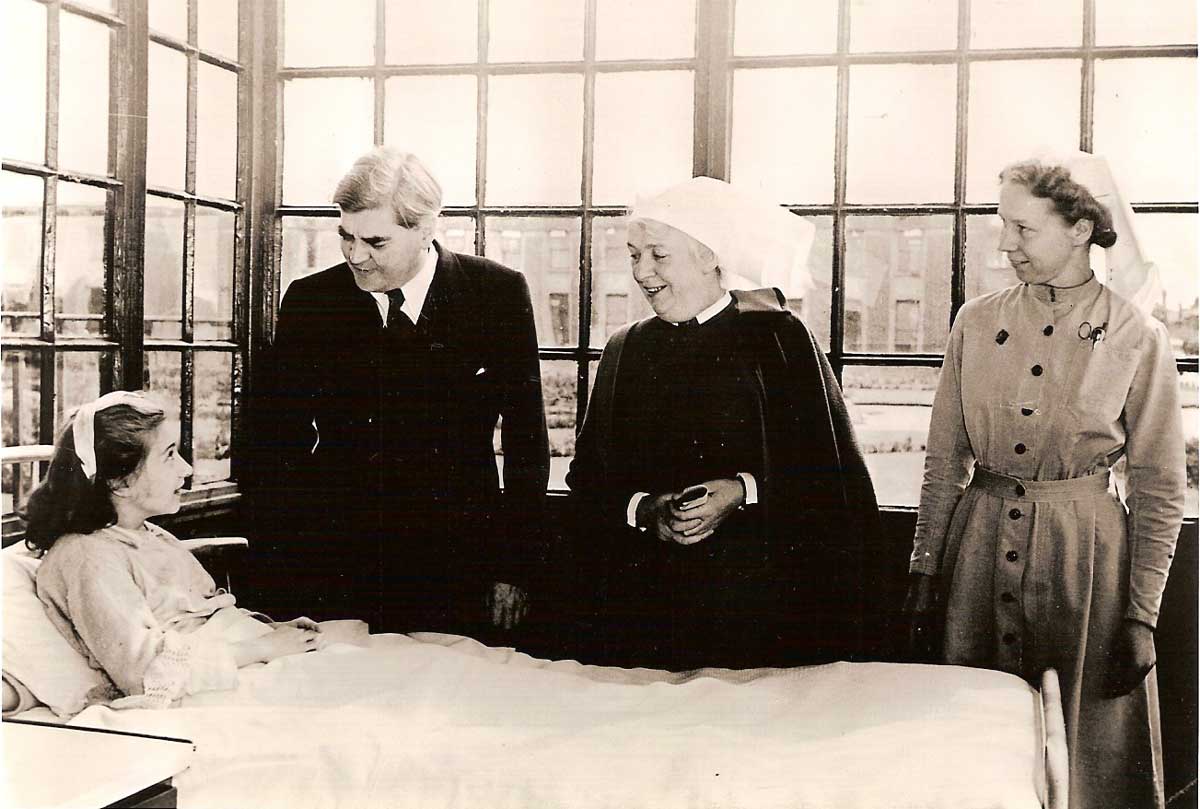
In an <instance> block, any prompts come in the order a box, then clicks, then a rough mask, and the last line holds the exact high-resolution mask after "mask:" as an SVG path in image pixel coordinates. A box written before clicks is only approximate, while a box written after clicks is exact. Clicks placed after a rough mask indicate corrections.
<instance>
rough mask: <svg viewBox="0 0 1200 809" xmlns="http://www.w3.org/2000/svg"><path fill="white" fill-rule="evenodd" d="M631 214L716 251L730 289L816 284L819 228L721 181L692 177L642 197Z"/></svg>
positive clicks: (800, 288)
mask: <svg viewBox="0 0 1200 809" xmlns="http://www.w3.org/2000/svg"><path fill="white" fill-rule="evenodd" d="M630 219H631V220H637V219H650V220H653V221H655V222H661V223H662V224H664V225H668V226H670V227H673V228H675V229H676V230H679V231H682V232H683V233H686V234H687V235H688V236H691V237H692V238H693V239H695V240H696V241H698V242H700V243H701V244H703V245H704V246H705V247H707V248H709V249H710V250H712V251H713V253H715V254H716V256H717V264H718V265H719V266H720V268H721V283H722V286H724V287H725V288H726V289H737V288H738V287H739V286H779V287H783V288H784V289H785V291H787V292H788V294H795V293H793V290H796V292H797V293H802V292H803V291H804V290H806V289H808V288H809V287H811V285H812V278H811V274H810V273H809V270H808V253H809V250H810V249H811V248H812V243H813V235H814V233H815V231H816V228H815V227H813V225H812V224H811V223H809V222H808V221H806V220H804V219H801V218H800V217H799V216H796V215H795V214H792V213H790V212H789V211H787V210H786V209H784V208H781V207H779V206H778V205H775V204H773V203H771V202H769V201H767V200H764V199H762V198H761V197H760V196H758V195H756V194H753V193H750V192H748V191H746V190H744V189H741V188H737V187H735V186H733V185H730V184H729V183H727V182H724V181H722V180H714V179H713V178H712V177H693V178H692V179H690V180H687V181H686V182H682V183H679V184H678V185H674V186H672V187H671V188H668V189H667V190H666V191H663V192H662V193H660V194H658V195H656V196H653V197H639V198H638V200H637V202H636V203H635V204H634V206H633V210H632V211H631V212H630Z"/></svg>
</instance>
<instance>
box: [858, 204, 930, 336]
mask: <svg viewBox="0 0 1200 809" xmlns="http://www.w3.org/2000/svg"><path fill="white" fill-rule="evenodd" d="M953 228H954V220H953V218H951V217H949V216H852V217H849V218H848V219H847V220H846V310H845V320H844V323H845V350H846V351H848V352H851V351H866V352H879V353H893V352H895V353H911V352H918V353H938V352H941V351H944V350H945V348H946V336H947V334H949V330H950V255H951V241H952V232H953Z"/></svg>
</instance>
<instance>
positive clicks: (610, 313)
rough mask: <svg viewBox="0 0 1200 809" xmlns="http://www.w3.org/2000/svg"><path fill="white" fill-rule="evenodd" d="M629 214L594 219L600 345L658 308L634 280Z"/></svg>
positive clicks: (595, 334)
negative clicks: (627, 233)
mask: <svg viewBox="0 0 1200 809" xmlns="http://www.w3.org/2000/svg"><path fill="white" fill-rule="evenodd" d="M626 222H627V218H626V217H624V216H603V217H599V216H598V217H596V218H595V219H593V220H592V330H591V340H590V342H591V344H592V346H593V347H595V348H599V347H601V346H603V345H604V344H605V343H607V342H608V338H609V337H611V336H612V334H613V332H615V331H616V330H617V329H619V328H621V327H622V326H624V325H625V324H626V323H632V322H633V321H635V320H641V319H642V318H646V317H650V316H651V315H653V314H654V310H653V309H651V308H650V304H649V303H648V302H647V301H646V296H645V295H643V294H642V290H641V288H640V287H638V285H637V284H636V283H635V282H634V280H633V271H632V268H631V266H630V263H629V248H628V247H627V246H626V242H627V241H628V239H627V236H626V234H625V224H626Z"/></svg>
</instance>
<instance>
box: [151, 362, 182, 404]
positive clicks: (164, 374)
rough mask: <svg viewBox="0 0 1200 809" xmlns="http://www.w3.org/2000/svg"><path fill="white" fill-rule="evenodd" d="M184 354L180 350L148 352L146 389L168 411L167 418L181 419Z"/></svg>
mask: <svg viewBox="0 0 1200 809" xmlns="http://www.w3.org/2000/svg"><path fill="white" fill-rule="evenodd" d="M182 358H183V355H182V354H180V353H179V352H178V351H147V352H146V377H147V379H148V380H149V381H148V382H147V383H146V391H147V392H148V393H149V394H150V396H151V398H153V399H154V401H155V402H156V403H158V404H159V405H160V406H161V407H162V409H163V410H164V411H165V412H166V414H167V418H169V419H172V420H174V421H178V420H179V411H180V402H181V401H182V399H181V394H180V380H181V379H182V373H181V370H180V369H181V367H182V365H183V361H182Z"/></svg>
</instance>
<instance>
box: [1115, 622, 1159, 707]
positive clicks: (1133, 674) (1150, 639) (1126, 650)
mask: <svg viewBox="0 0 1200 809" xmlns="http://www.w3.org/2000/svg"><path fill="white" fill-rule="evenodd" d="M1155 662H1156V655H1155V652H1154V630H1153V629H1151V628H1150V627H1149V626H1147V625H1146V624H1143V623H1141V622H1140V621H1132V620H1129V619H1126V620H1125V621H1123V622H1122V623H1121V628H1120V629H1119V630H1118V631H1117V640H1116V644H1115V646H1114V648H1113V650H1112V654H1111V655H1109V665H1108V674H1107V676H1106V677H1105V684H1104V696H1106V697H1108V698H1109V699H1115V698H1117V697H1123V696H1125V695H1126V694H1128V693H1130V692H1132V691H1133V690H1134V689H1135V688H1137V687H1138V686H1139V685H1141V684H1142V681H1143V680H1145V679H1146V675H1147V674H1149V673H1150V670H1151V669H1152V668H1154V664H1155Z"/></svg>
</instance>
